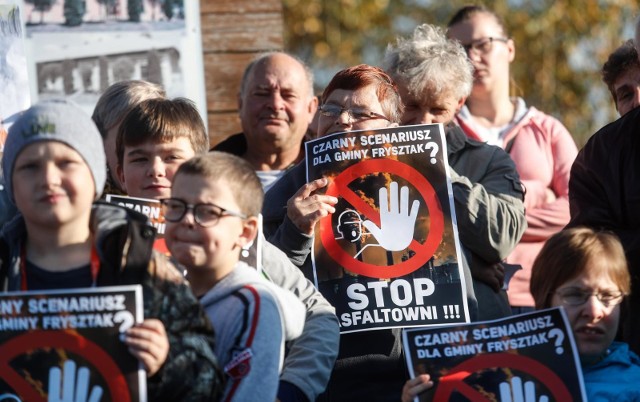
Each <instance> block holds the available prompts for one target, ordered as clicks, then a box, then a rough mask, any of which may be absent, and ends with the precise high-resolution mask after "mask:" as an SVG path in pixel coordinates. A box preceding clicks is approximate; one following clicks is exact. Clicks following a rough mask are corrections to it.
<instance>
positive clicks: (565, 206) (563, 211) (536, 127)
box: [456, 107, 578, 306]
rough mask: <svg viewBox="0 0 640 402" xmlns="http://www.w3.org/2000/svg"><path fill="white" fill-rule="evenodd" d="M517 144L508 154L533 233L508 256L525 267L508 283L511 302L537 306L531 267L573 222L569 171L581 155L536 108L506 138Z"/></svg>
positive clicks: (564, 133)
mask: <svg viewBox="0 0 640 402" xmlns="http://www.w3.org/2000/svg"><path fill="white" fill-rule="evenodd" d="M456 120H457V121H458V124H459V125H460V126H461V127H462V129H463V130H464V131H465V133H466V134H467V135H468V136H469V137H471V138H474V139H477V140H480V141H482V140H481V139H480V138H479V137H478V135H477V134H476V133H475V132H474V131H473V129H472V127H471V124H470V122H468V121H466V120H463V119H462V118H461V117H460V116H457V118H456ZM512 139H514V141H513V143H512V147H511V149H510V151H509V154H510V155H511V158H512V159H513V161H514V162H515V164H516V169H517V170H518V174H520V180H521V181H522V183H523V184H524V186H525V188H526V194H525V199H524V204H525V208H526V217H527V224H528V228H527V229H526V231H525V232H524V235H523V236H522V239H521V240H520V243H519V244H518V245H517V246H516V248H515V249H514V250H513V251H512V252H511V254H510V255H509V257H507V262H509V263H511V264H520V265H522V270H520V271H518V272H517V273H516V274H515V275H514V277H513V278H512V279H511V282H510V283H509V291H508V295H509V303H510V304H511V305H512V306H533V305H534V302H533V297H532V296H531V293H530V292H529V280H530V278H531V266H532V265H533V261H534V260H535V258H536V256H537V255H538V253H539V252H540V249H541V248H542V246H543V244H544V242H545V241H546V239H548V238H549V237H550V236H551V235H553V234H554V233H556V232H558V231H560V230H562V229H563V228H564V226H565V225H566V224H567V223H568V222H569V172H570V170H571V165H572V164H573V160H574V159H575V157H576V155H577V154H578V150H577V148H576V144H575V142H574V141H573V138H572V137H571V134H569V131H567V129H566V128H565V127H564V125H562V123H561V122H560V121H558V120H557V119H556V118H554V117H552V116H549V115H547V114H545V113H543V112H541V111H539V110H537V109H536V108H534V107H530V108H529V109H528V111H527V112H526V114H525V115H524V117H523V118H522V119H520V121H519V122H518V123H517V124H516V125H515V126H514V127H512V128H511V130H510V131H509V133H508V134H507V135H506V137H505V138H504V144H505V145H504V147H505V148H507V144H509V142H510V141H511V140H512ZM547 189H550V190H552V191H553V194H554V195H555V199H551V200H548V199H547Z"/></svg>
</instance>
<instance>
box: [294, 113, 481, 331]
mask: <svg viewBox="0 0 640 402" xmlns="http://www.w3.org/2000/svg"><path fill="white" fill-rule="evenodd" d="M306 163H307V179H308V181H311V180H315V179H317V178H320V177H323V176H324V177H327V178H328V179H329V185H328V186H327V189H326V194H329V195H333V196H335V197H337V198H338V200H339V201H338V203H337V205H336V211H335V213H333V214H329V215H328V216H327V217H325V218H323V219H321V220H320V222H319V223H318V224H317V225H316V229H315V230H316V231H315V240H314V245H313V252H312V259H313V266H314V276H315V281H316V286H318V288H319V289H320V291H321V292H322V294H323V295H324V296H325V297H326V298H327V299H328V300H329V302H331V303H332V304H333V306H334V307H335V308H336V314H337V316H338V320H339V323H340V330H341V332H342V333H348V332H355V331H364V330H370V329H383V328H393V327H408V326H417V325H436V324H444V323H452V322H467V321H468V309H467V304H466V297H465V293H464V288H465V284H464V275H463V273H462V268H461V267H460V266H459V264H458V261H459V260H460V257H459V255H460V254H459V253H460V247H459V241H458V234H457V232H456V230H455V227H456V223H455V210H454V207H453V195H452V190H451V182H450V180H449V173H448V172H449V170H448V169H449V166H448V163H447V154H446V143H445V137H444V131H443V127H442V125H440V124H432V125H419V126H404V127H395V128H386V129H380V130H365V131H353V132H348V133H338V134H334V135H328V136H325V137H322V138H318V139H316V140H313V141H309V142H307V143H306Z"/></svg>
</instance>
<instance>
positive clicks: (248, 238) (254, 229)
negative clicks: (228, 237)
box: [236, 216, 258, 248]
mask: <svg viewBox="0 0 640 402" xmlns="http://www.w3.org/2000/svg"><path fill="white" fill-rule="evenodd" d="M257 235H258V217H256V216H250V217H248V218H247V219H245V220H244V221H243V222H242V232H240V236H238V241H237V242H236V245H237V246H238V247H240V248H242V247H244V246H246V245H248V244H251V242H253V241H254V240H255V238H256V236H257Z"/></svg>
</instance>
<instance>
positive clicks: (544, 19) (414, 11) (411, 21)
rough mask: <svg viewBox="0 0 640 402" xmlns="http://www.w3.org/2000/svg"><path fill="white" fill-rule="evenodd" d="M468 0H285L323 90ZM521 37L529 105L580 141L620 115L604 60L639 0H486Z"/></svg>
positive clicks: (291, 26) (288, 20) (289, 35)
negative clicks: (348, 69)
mask: <svg viewBox="0 0 640 402" xmlns="http://www.w3.org/2000/svg"><path fill="white" fill-rule="evenodd" d="M469 3H470V2H469V1H468V0H467V1H464V0H462V1H461V0H451V1H447V2H439V1H431V0H393V1H392V0H283V6H284V19H285V24H284V26H285V43H286V46H287V50H289V51H292V52H293V53H295V54H297V55H299V56H300V57H302V58H304V59H306V60H308V61H309V62H310V64H311V66H312V67H313V68H314V71H315V72H316V75H317V77H318V79H317V81H318V84H319V87H318V90H321V89H322V86H323V85H326V83H327V82H328V80H329V79H330V78H331V76H332V75H333V74H334V73H335V72H336V71H337V70H339V69H341V68H344V67H346V66H348V65H354V64H358V63H368V64H373V65H380V64H381V61H382V56H383V54H384V50H385V47H386V45H387V44H388V43H389V42H390V41H393V40H394V38H395V37H396V36H398V35H407V34H409V33H411V32H412V31H413V29H414V28H415V27H416V26H417V25H418V24H421V23H425V22H426V23H431V24H435V25H441V26H446V24H447V22H448V20H449V18H451V16H452V15H453V13H454V12H455V11H456V10H457V9H458V8H460V7H462V6H464V5H466V4H469ZM484 3H485V4H486V5H487V6H488V7H490V8H492V9H494V10H495V11H496V12H497V13H498V14H499V15H501V16H503V18H504V20H505V24H506V25H507V28H508V30H509V35H510V36H511V37H512V38H513V40H514V41H515V43H516V58H515V60H514V62H513V64H512V66H511V73H512V76H513V77H512V78H513V80H514V82H515V83H516V85H517V86H518V88H519V89H520V93H519V95H521V96H523V97H524V98H525V99H526V101H527V103H528V104H529V105H532V106H535V107H537V108H539V109H541V110H543V111H545V112H547V113H549V114H552V115H554V116H556V117H557V118H559V119H560V120H561V121H562V122H563V123H564V124H565V125H566V126H567V128H568V129H569V131H570V132H571V133H572V134H573V136H574V138H575V140H576V142H577V143H578V145H579V146H581V145H583V144H584V143H585V142H586V140H587V138H588V137H589V136H590V135H591V134H593V133H594V132H595V131H596V130H597V129H598V128H600V127H601V126H603V125H604V124H606V123H607V122H609V121H611V120H614V119H615V118H617V113H616V111H615V107H614V106H613V102H612V100H611V97H610V95H609V93H608V90H607V88H606V85H604V83H602V80H601V77H600V68H601V67H602V64H603V63H604V62H605V61H606V59H607V57H608V55H609V53H610V52H611V51H613V49H615V48H616V47H617V46H619V45H620V44H621V43H622V42H623V41H624V40H626V39H628V38H630V37H632V36H633V24H634V19H635V17H636V16H637V15H638V13H639V11H638V4H637V1H635V0H616V1H603V0H559V1H551V0H495V1H485V2H484Z"/></svg>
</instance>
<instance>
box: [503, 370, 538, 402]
mask: <svg viewBox="0 0 640 402" xmlns="http://www.w3.org/2000/svg"><path fill="white" fill-rule="evenodd" d="M512 394H513V398H512V397H511V395H512ZM500 402H536V386H535V384H534V383H533V381H527V382H525V383H524V389H523V387H522V379H521V378H520V377H517V376H516V377H513V378H512V379H511V384H509V382H508V381H505V382H501V383H500ZM538 402H549V397H548V396H546V395H540V399H538Z"/></svg>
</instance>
